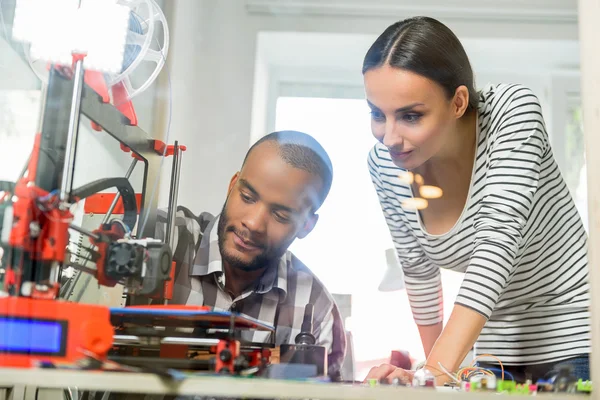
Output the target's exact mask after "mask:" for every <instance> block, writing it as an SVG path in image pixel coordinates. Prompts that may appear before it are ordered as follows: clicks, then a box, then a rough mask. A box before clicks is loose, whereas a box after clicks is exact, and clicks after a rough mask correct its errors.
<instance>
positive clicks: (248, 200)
mask: <svg viewBox="0 0 600 400" xmlns="http://www.w3.org/2000/svg"><path fill="white" fill-rule="evenodd" d="M240 196H241V197H242V200H243V201H244V202H246V203H251V202H252V197H251V196H249V195H247V194H246V193H243V192H240Z"/></svg>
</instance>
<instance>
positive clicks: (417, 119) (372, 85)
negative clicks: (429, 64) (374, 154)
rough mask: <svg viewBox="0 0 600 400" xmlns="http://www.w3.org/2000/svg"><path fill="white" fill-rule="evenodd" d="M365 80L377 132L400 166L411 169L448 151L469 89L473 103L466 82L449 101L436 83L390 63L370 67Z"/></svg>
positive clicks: (374, 132) (373, 125) (375, 132)
mask: <svg viewBox="0 0 600 400" xmlns="http://www.w3.org/2000/svg"><path fill="white" fill-rule="evenodd" d="M364 83H365V90H366V95H367V101H368V103H369V107H370V108H371V130H372V131H373V135H374V136H375V137H376V138H377V140H379V141H380V142H381V143H383V145H385V146H386V147H387V148H388V149H389V151H390V156H391V158H392V160H393V162H394V164H396V165H397V166H399V167H401V168H406V169H408V170H411V169H415V168H418V167H419V166H420V165H422V164H423V163H425V162H426V161H428V160H429V159H431V158H432V157H434V156H436V155H442V154H443V151H444V149H446V148H448V147H447V145H448V144H449V141H450V140H451V136H452V135H451V133H452V132H453V131H455V129H456V123H457V120H458V118H460V117H461V116H462V114H464V111H465V109H466V105H465V104H464V102H465V99H464V98H463V97H464V96H463V95H464V93H463V92H467V94H466V96H467V98H466V103H467V104H468V91H467V90H466V88H465V87H464V86H461V88H459V89H460V90H459V89H457V94H456V95H455V96H454V98H453V99H448V97H447V95H446V93H445V92H444V89H443V88H442V87H441V86H440V85H439V84H437V83H436V82H434V81H432V80H430V79H428V78H425V77H423V76H421V75H418V74H415V73H413V72H409V71H406V70H403V69H399V68H393V67H390V66H389V65H384V66H381V67H379V68H376V69H371V70H369V71H367V72H366V73H365V74H364ZM459 92H460V93H462V95H460V96H459Z"/></svg>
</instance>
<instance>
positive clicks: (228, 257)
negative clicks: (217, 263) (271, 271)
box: [217, 202, 289, 272]
mask: <svg viewBox="0 0 600 400" xmlns="http://www.w3.org/2000/svg"><path fill="white" fill-rule="evenodd" d="M228 225H229V216H228V215H227V202H225V204H224V205H223V210H221V215H220V216H219V224H218V226H217V234H218V236H219V251H220V252H221V258H222V259H223V262H226V263H227V264H228V265H229V266H230V267H232V268H236V269H240V270H242V271H245V272H252V271H257V270H259V269H263V268H266V267H268V266H271V265H273V264H275V263H276V262H278V260H279V259H280V258H281V256H282V255H283V254H284V253H285V252H286V251H287V248H288V246H289V244H287V245H286V244H282V245H281V246H278V247H276V248H273V249H269V248H266V246H265V245H264V244H260V249H261V250H262V251H261V253H260V254H258V255H257V256H255V257H254V258H253V259H252V260H250V261H245V260H242V259H241V258H239V257H237V256H235V255H233V254H229V253H228V252H227V250H226V249H225V234H226V233H228V232H231V233H233V234H234V235H235V234H236V233H237V234H238V236H240V237H242V238H244V239H249V238H248V237H247V235H244V234H242V233H241V232H237V231H236V229H235V228H234V227H233V226H228Z"/></svg>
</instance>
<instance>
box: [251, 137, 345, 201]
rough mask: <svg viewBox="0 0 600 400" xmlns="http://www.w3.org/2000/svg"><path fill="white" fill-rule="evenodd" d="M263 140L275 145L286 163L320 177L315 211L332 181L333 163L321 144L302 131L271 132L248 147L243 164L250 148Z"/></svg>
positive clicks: (253, 147)
mask: <svg viewBox="0 0 600 400" xmlns="http://www.w3.org/2000/svg"><path fill="white" fill-rule="evenodd" d="M265 142H269V143H272V144H274V145H276V146H277V150H278V152H279V155H280V157H281V159H282V160H283V161H285V162H286V163H287V164H289V165H291V166H292V167H294V168H298V169H301V170H304V171H306V172H309V173H311V174H313V175H315V176H318V177H319V178H321V181H322V182H323V188H322V189H321V192H320V193H319V203H318V204H317V206H316V208H315V210H314V211H316V210H317V209H318V208H319V207H321V205H322V204H323V202H324V201H325V199H326V198H327V195H328V194H329V190H330V189H331V182H332V181H333V165H332V163H331V159H330V158H329V155H328V154H327V152H326V151H325V149H324V148H323V146H321V144H320V143H319V142H318V141H317V140H316V139H315V138H313V137H312V136H310V135H308V134H306V133H303V132H299V131H278V132H273V133H269V134H268V135H266V136H263V137H262V138H260V140H258V141H257V142H256V143H254V144H253V145H252V147H250V150H248V153H246V157H245V158H244V164H245V163H246V160H247V159H248V156H249V155H250V153H251V152H252V150H254V149H255V148H256V147H257V146H259V145H260V144H262V143H265ZM242 166H243V165H242Z"/></svg>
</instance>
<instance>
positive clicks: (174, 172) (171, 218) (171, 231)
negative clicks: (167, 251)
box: [165, 141, 181, 250]
mask: <svg viewBox="0 0 600 400" xmlns="http://www.w3.org/2000/svg"><path fill="white" fill-rule="evenodd" d="M180 172H181V148H180V147H179V143H178V142H177V141H175V145H174V149H173V167H172V169H171V187H170V188H169V210H168V214H167V229H166V238H165V242H166V243H168V244H169V246H170V247H171V250H173V249H174V247H175V218H176V217H177V198H178V193H179V174H180Z"/></svg>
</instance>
